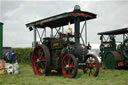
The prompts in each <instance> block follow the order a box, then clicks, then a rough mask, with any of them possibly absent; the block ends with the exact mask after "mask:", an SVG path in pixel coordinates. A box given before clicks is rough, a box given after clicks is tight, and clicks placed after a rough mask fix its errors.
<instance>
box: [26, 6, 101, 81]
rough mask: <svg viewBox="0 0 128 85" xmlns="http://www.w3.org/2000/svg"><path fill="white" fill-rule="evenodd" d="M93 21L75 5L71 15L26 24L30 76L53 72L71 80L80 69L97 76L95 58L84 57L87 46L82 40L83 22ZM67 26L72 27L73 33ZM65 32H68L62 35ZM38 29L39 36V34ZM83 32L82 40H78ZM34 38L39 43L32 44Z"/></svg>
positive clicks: (93, 16)
mask: <svg viewBox="0 0 128 85" xmlns="http://www.w3.org/2000/svg"><path fill="white" fill-rule="evenodd" d="M95 18H96V15H95V14H93V13H89V12H85V11H81V10H80V7H79V6H78V5H76V6H75V8H74V11H72V12H67V13H63V14H59V15H56V16H52V17H49V18H46V19H42V20H38V21H35V22H32V23H28V24H26V26H27V27H28V28H29V30H30V31H31V30H34V43H33V48H34V49H33V52H32V67H33V70H34V73H35V74H36V75H43V74H45V75H48V74H50V72H51V71H52V70H57V71H58V72H61V71H62V73H63V75H64V77H65V78H74V77H75V76H76V74H77V69H78V68H81V69H83V71H84V73H89V75H93V76H97V75H98V73H99V61H98V59H97V57H96V56H95V55H93V54H89V53H88V50H89V49H90V45H89V44H88V45H87V38H86V37H87V35H86V34H87V33H86V32H87V29H86V21H87V20H91V19H95ZM82 21H83V23H84V25H83V27H82V29H81V30H80V22H82ZM70 24H74V33H73V31H72V28H71V27H70ZM66 25H68V27H66ZM64 26H65V27H64ZM48 28H50V29H51V30H48ZM66 28H68V32H67V33H64V30H65V29H66ZM41 29H42V34H40V32H39V30H41ZM84 29H85V31H84V32H85V39H83V38H82V33H83V30H84ZM46 31H47V32H46ZM55 31H56V33H55ZM46 33H47V34H49V33H51V34H50V37H47V36H46ZM37 34H38V36H39V42H37V41H36V39H37V38H36V36H37ZM85 41H86V43H85ZM80 42H82V43H80Z"/></svg>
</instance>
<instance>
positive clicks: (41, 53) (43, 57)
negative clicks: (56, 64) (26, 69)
mask: <svg viewBox="0 0 128 85" xmlns="http://www.w3.org/2000/svg"><path fill="white" fill-rule="evenodd" d="M50 63H51V62H50V53H49V50H48V48H47V47H46V46H45V45H38V46H37V47H35V49H34V51H33V56H32V67H33V71H34V73H35V74H36V75H39V76H41V75H43V74H45V75H48V72H49V71H50Z"/></svg>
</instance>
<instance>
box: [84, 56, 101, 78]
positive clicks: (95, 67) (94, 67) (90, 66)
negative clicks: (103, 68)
mask: <svg viewBox="0 0 128 85" xmlns="http://www.w3.org/2000/svg"><path fill="white" fill-rule="evenodd" d="M85 63H86V67H85V68H83V72H84V73H88V74H89V75H92V76H95V77H96V76H98V73H99V68H100V66H99V61H98V59H97V57H96V56H95V55H92V54H89V55H87V56H86V57H85Z"/></svg>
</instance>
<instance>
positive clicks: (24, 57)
mask: <svg viewBox="0 0 128 85" xmlns="http://www.w3.org/2000/svg"><path fill="white" fill-rule="evenodd" d="M14 50H15V51H16V58H17V60H18V63H30V53H31V52H32V48H14Z"/></svg>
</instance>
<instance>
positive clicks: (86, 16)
mask: <svg viewBox="0 0 128 85" xmlns="http://www.w3.org/2000/svg"><path fill="white" fill-rule="evenodd" d="M75 17H79V18H80V21H85V20H90V19H94V18H96V14H93V13H90V12H86V11H77V12H76V11H72V12H66V13H62V14H59V15H56V16H52V17H48V18H45V19H41V20H38V21H34V22H31V23H28V24H26V26H27V27H32V26H34V27H37V28H45V27H50V28H56V27H60V26H65V25H68V22H70V23H71V24H73V23H74V18H75Z"/></svg>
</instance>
